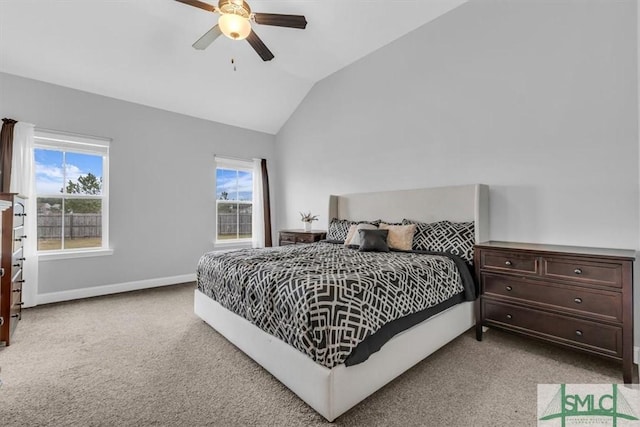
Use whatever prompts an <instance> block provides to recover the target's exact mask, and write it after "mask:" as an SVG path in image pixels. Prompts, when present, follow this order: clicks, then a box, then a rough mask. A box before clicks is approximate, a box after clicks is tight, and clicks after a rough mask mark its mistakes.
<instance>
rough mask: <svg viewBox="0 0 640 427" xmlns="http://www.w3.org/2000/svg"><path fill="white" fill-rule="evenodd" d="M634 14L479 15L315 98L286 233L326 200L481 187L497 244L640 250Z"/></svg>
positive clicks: (484, 8)
mask: <svg viewBox="0 0 640 427" xmlns="http://www.w3.org/2000/svg"><path fill="white" fill-rule="evenodd" d="M635 26H636V11H635V5H634V1H632V0H627V1H615V2H609V1H602V0H597V1H596V0H591V1H577V2H573V1H572V2H568V1H552V2H549V1H547V2H539V1H535V0H528V1H525V0H520V1H513V0H509V1H507V0H500V1H498V0H494V1H482V0H476V1H472V2H470V3H467V4H465V5H463V6H461V7H459V8H457V9H455V10H453V11H452V12H449V13H448V14H446V15H444V16H443V17H441V18H439V19H437V20H436V21H434V22H431V23H429V24H427V25H425V26H423V27H421V28H419V29H418V30H416V31H414V32H413V33H411V34H409V35H407V36H405V37H404V38H402V39H400V40H397V41H396V42H394V43H391V44H390V45H388V46H386V47H384V48H382V49H380V50H378V51H377V52H374V53H373V54H371V55H369V56H367V57H365V58H363V59H362V60H360V61H358V62H356V63H355V64H353V65H351V66H349V67H347V68H345V69H343V70H341V71H339V72H337V73H335V74H333V75H332V76H330V77H328V78H326V79H325V80H323V81H321V82H319V83H318V84H316V86H315V87H314V88H313V90H312V91H311V92H310V94H309V95H308V96H307V98H306V99H305V100H304V101H303V103H302V104H301V105H300V107H299V108H298V110H297V111H296V112H295V114H294V115H293V116H292V117H291V119H290V120H289V121H288V122H287V124H286V125H285V126H284V127H283V129H282V130H281V131H280V132H279V134H278V135H277V140H276V141H277V142H276V152H277V157H278V162H279V165H280V169H279V181H278V185H279V194H280V195H281V198H280V209H279V216H278V226H279V227H280V228H283V227H291V226H299V218H298V211H300V210H309V209H310V210H311V211H313V213H319V214H320V215H321V221H320V225H321V226H326V222H327V219H328V218H327V214H326V211H327V200H328V195H329V194H331V193H349V192H359V191H375V190H387V189H401V188H415V187H431V186H440V185H452V184H466V183H477V182H480V183H485V184H489V185H490V186H491V238H492V239H494V240H515V241H526V242H545V243H556V244H571V245H585V246H604V247H620V248H636V247H637V246H638V216H639V196H638V188H639V187H638V101H637V91H636V88H637V76H636V72H635V70H636V58H637V54H636V50H635V49H636V30H635Z"/></svg>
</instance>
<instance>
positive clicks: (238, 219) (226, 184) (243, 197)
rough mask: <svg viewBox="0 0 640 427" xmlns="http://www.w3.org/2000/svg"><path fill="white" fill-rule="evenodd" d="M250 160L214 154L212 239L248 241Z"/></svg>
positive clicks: (251, 176)
mask: <svg viewBox="0 0 640 427" xmlns="http://www.w3.org/2000/svg"><path fill="white" fill-rule="evenodd" d="M252 211H253V164H252V163H251V162H247V161H240V160H229V159H221V158H219V157H216V217H217V218H216V219H217V221H216V223H217V231H216V243H245V242H250V241H251V221H252Z"/></svg>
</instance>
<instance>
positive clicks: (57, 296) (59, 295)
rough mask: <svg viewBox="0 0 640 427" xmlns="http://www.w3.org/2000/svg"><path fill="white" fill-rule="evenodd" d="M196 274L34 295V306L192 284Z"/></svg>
mask: <svg viewBox="0 0 640 427" xmlns="http://www.w3.org/2000/svg"><path fill="white" fill-rule="evenodd" d="M195 280H196V274H195V273H193V274H183V275H181V276H171V277H158V278H155V279H146V280H136V281H134V282H126V283H118V284H114V285H104V286H94V287H92V288H81V289H72V290H69V291H61V292H49V293H46V294H38V295H36V304H37V305H40V304H50V303H53V302H61V301H71V300H74V299H81V298H91V297H98V296H102V295H110V294H117V293H120V292H128V291H137V290H139V289H148V288H157V287H160V286H168V285H176V284H178V283H185V282H194V281H195Z"/></svg>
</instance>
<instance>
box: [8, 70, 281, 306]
mask: <svg viewBox="0 0 640 427" xmlns="http://www.w3.org/2000/svg"><path fill="white" fill-rule="evenodd" d="M0 117H10V118H13V119H16V120H19V121H25V122H30V123H33V124H35V125H36V126H37V127H41V128H46V129H52V130H59V131H65V132H73V133H79V134H84V135H94V136H102V137H108V138H112V139H113V141H112V143H111V151H110V188H109V191H110V213H109V215H110V216H109V219H110V244H111V247H112V248H113V249H114V254H113V255H111V256H102V257H94V258H78V259H70V260H55V261H41V262H40V263H39V269H40V272H39V273H40V274H39V276H40V277H39V287H38V293H39V294H46V293H50V292H60V291H69V290H73V289H81V288H91V287H96V286H101V285H113V284H120V283H125V282H132V281H144V280H148V279H157V278H164V277H173V276H180V275H187V274H194V273H195V270H196V264H197V262H198V259H199V257H200V256H201V255H202V254H203V253H204V252H205V251H209V250H212V249H213V244H212V242H213V238H214V233H215V229H214V219H215V188H214V187H213V184H214V177H215V167H214V165H213V156H214V154H218V155H227V156H236V157H241V158H248V159H250V158H252V157H262V158H266V159H267V162H268V166H269V172H270V175H271V176H273V177H275V176H276V175H275V173H274V171H275V163H274V159H273V151H274V137H273V136H272V135H268V134H264V133H259V132H254V131H249V130H245V129H240V128H236V127H231V126H227V125H223V124H220V123H214V122H210V121H206V120H201V119H195V118H191V117H187V116H183V115H179V114H175V113H170V112H166V111H162V110H157V109H154V108H149V107H145V106H141V105H137V104H132V103H129V102H124V101H119V100H115V99H112V98H106V97H102V96H98V95H93V94H89V93H86V92H80V91H77V90H72V89H68V88H64V87H61V86H55V85H51V84H48V83H43V82H38V81H34V80H29V79H24V78H21V77H17V76H12V75H8V74H2V73H0ZM271 176H270V178H271ZM272 179H273V178H272ZM272 194H273V197H272V204H273V205H274V206H275V199H276V198H275V191H274V192H272ZM39 299H41V298H39Z"/></svg>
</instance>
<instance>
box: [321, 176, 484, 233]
mask: <svg viewBox="0 0 640 427" xmlns="http://www.w3.org/2000/svg"><path fill="white" fill-rule="evenodd" d="M328 218H329V220H331V218H338V219H352V220H376V219H382V220H385V221H390V222H399V221H401V220H402V219H403V218H407V219H412V220H415V221H423V222H435V221H442V220H450V221H454V222H467V221H474V222H475V233H476V243H480V242H485V241H487V240H489V187H488V186H487V185H484V184H472V185H457V186H452V187H435V188H418V189H415V190H397V191H382V192H376V193H356V194H344V195H339V196H333V195H332V196H330V197H329V216H328Z"/></svg>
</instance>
